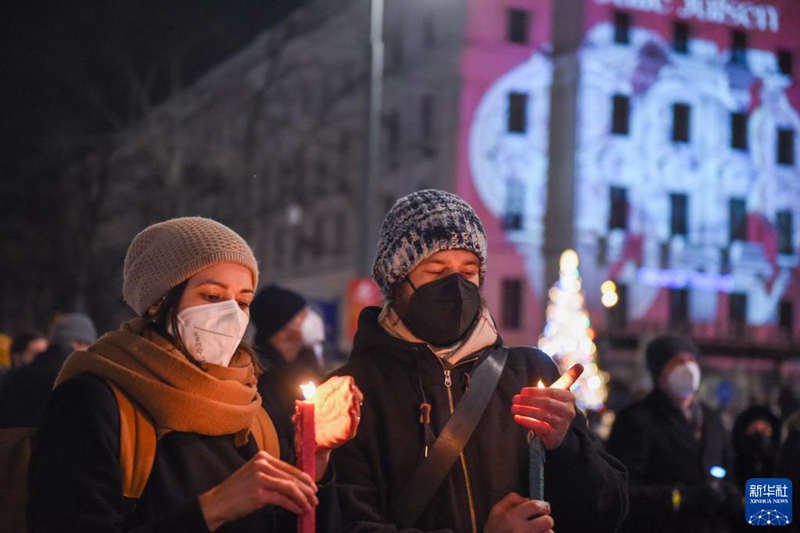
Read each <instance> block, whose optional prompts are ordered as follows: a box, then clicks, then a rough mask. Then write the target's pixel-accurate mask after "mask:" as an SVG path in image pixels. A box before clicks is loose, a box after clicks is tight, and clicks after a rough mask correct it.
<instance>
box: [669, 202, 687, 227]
mask: <svg viewBox="0 0 800 533" xmlns="http://www.w3.org/2000/svg"><path fill="white" fill-rule="evenodd" d="M669 200H670V208H671V209H670V232H671V233H672V235H673V236H675V235H683V236H686V235H687V234H688V230H689V213H688V209H687V205H688V203H689V197H688V196H686V195H685V194H677V193H673V194H670V195H669Z"/></svg>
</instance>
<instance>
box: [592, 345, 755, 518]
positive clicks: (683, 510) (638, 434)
mask: <svg viewBox="0 0 800 533" xmlns="http://www.w3.org/2000/svg"><path fill="white" fill-rule="evenodd" d="M645 353H646V359H647V365H648V368H649V370H650V373H651V375H652V377H653V382H654V383H655V387H654V389H653V391H652V392H651V393H650V394H649V395H648V396H647V397H646V398H644V399H643V400H641V401H639V402H637V403H634V404H632V405H630V406H628V407H627V408H625V409H624V410H622V411H621V412H620V413H619V415H618V416H617V419H616V421H615V423H614V426H613V428H612V430H611V435H610V437H609V440H608V443H607V450H608V451H609V452H610V453H611V454H612V455H614V456H615V457H617V458H619V459H620V460H621V461H622V462H623V463H624V464H625V466H626V467H627V468H628V474H629V476H630V500H631V514H630V516H629V517H628V520H627V521H626V523H625V526H624V528H623V531H630V532H637V533H638V532H642V531H648V532H653V533H658V532H665V533H666V532H675V531H687V532H697V533H704V532H715V533H716V532H720V531H727V527H728V520H729V519H732V518H733V519H737V518H738V519H740V520H744V508H743V507H742V506H741V494H739V493H737V490H736V489H735V487H734V485H733V483H732V481H731V480H732V479H734V473H733V462H732V454H731V451H730V445H729V440H728V436H727V433H726V431H725V428H724V427H723V425H722V422H721V420H720V418H719V417H718V416H717V414H716V413H715V412H714V411H712V410H711V409H710V408H709V407H708V406H706V405H705V404H703V403H701V402H699V401H698V400H697V399H696V397H695V395H696V392H697V389H698V387H699V384H700V367H699V365H698V362H697V360H698V358H699V356H700V351H699V349H698V348H697V345H696V344H695V343H694V342H692V341H691V339H688V338H686V337H683V336H679V335H672V334H665V335H661V336H659V337H656V338H655V339H653V340H652V341H650V343H648V345H647V348H646V350H645ZM713 467H721V468H722V469H724V470H725V472H726V474H725V477H724V478H723V479H718V478H717V477H714V476H713V475H712V473H711V472H712V470H711V469H712V468H713ZM714 471H715V472H720V471H719V469H715V470H714ZM718 475H719V474H718Z"/></svg>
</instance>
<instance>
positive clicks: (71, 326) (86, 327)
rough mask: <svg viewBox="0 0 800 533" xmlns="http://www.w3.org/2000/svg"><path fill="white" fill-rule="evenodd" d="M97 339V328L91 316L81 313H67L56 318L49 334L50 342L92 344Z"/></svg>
mask: <svg viewBox="0 0 800 533" xmlns="http://www.w3.org/2000/svg"><path fill="white" fill-rule="evenodd" d="M96 340H97V329H95V327H94V322H93V321H92V319H91V318H89V317H88V316H86V315H84V314H83V313H67V314H66V315H64V316H62V317H61V318H59V319H58V322H56V323H55V325H54V326H53V333H52V334H51V335H50V342H51V343H52V344H69V343H70V342H82V343H83V344H93V343H94V341H96Z"/></svg>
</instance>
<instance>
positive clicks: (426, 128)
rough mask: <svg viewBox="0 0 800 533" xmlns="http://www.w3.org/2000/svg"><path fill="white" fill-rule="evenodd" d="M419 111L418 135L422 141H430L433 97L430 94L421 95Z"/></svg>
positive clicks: (431, 137) (431, 136) (431, 135)
mask: <svg viewBox="0 0 800 533" xmlns="http://www.w3.org/2000/svg"><path fill="white" fill-rule="evenodd" d="M420 112H421V117H420V119H421V120H420V125H421V127H420V136H421V137H422V140H423V141H430V140H431V139H433V97H432V96H431V95H429V94H426V95H425V96H423V97H422V106H421V108H420Z"/></svg>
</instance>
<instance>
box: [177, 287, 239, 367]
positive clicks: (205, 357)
mask: <svg viewBox="0 0 800 533" xmlns="http://www.w3.org/2000/svg"><path fill="white" fill-rule="evenodd" d="M177 319H178V320H177V321H178V334H179V335H180V338H181V340H182V341H183V344H184V346H186V350H187V351H188V352H189V354H190V355H191V356H192V357H194V358H195V359H197V360H198V361H202V362H204V363H210V364H214V365H220V366H228V365H229V364H230V362H231V359H232V358H233V354H235V353H236V349H237V348H238V347H239V343H241V342H242V337H243V336H244V332H245V330H246V329H247V324H248V322H250V318H249V317H248V316H247V314H246V313H245V312H244V311H242V309H241V308H240V307H239V304H238V303H237V302H236V301H235V300H225V301H223V302H214V303H210V304H203V305H195V306H192V307H187V308H186V309H184V310H183V311H181V312H180V313H178V316H177ZM170 329H172V328H171V327H170ZM170 333H171V334H173V335H174V333H173V332H172V331H170Z"/></svg>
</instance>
